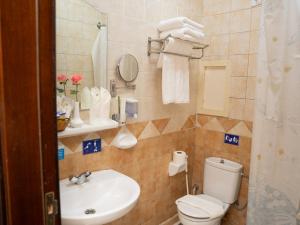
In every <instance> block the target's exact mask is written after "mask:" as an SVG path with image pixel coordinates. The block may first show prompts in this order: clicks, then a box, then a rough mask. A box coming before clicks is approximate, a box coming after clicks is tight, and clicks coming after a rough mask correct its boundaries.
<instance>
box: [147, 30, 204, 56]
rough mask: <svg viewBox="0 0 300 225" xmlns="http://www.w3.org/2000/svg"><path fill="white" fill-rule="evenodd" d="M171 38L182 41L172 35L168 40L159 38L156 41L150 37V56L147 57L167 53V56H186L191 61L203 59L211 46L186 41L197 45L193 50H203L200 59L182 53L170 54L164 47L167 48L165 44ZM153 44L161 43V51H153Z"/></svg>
mask: <svg viewBox="0 0 300 225" xmlns="http://www.w3.org/2000/svg"><path fill="white" fill-rule="evenodd" d="M169 38H174V39H180V38H176V37H172V36H171V35H169V36H167V37H166V38H158V39H154V38H151V37H148V54H147V55H148V56H150V55H151V54H152V53H154V54H160V53H165V54H171V55H178V56H184V57H188V58H189V59H201V58H203V56H204V49H205V48H207V47H208V46H209V45H207V44H201V43H198V42H193V41H187V40H186V41H187V42H190V43H192V44H194V45H195V46H194V47H193V49H199V50H201V56H200V57H194V56H190V55H185V54H180V53H175V52H168V51H165V50H164V46H165V42H166V41H167V40H168V39H169ZM180 40H182V39H180ZM152 42H158V43H161V44H162V47H161V49H152Z"/></svg>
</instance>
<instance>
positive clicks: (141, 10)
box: [124, 0, 145, 20]
mask: <svg viewBox="0 0 300 225" xmlns="http://www.w3.org/2000/svg"><path fill="white" fill-rule="evenodd" d="M124 11H125V16H128V17H133V18H136V19H139V20H144V19H145V1H140V0H126V3H125V4H124Z"/></svg>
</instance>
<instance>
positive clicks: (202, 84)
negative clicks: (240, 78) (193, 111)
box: [197, 60, 231, 116]
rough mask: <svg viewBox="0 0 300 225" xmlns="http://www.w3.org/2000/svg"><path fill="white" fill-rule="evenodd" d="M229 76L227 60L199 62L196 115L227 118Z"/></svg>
mask: <svg viewBox="0 0 300 225" xmlns="http://www.w3.org/2000/svg"><path fill="white" fill-rule="evenodd" d="M230 74H231V68H230V62H229V61H227V60H217V61H216V60H214V61H201V62H200V74H199V77H198V96H197V113H200V114H207V115H216V116H228V112H229V91H230Z"/></svg>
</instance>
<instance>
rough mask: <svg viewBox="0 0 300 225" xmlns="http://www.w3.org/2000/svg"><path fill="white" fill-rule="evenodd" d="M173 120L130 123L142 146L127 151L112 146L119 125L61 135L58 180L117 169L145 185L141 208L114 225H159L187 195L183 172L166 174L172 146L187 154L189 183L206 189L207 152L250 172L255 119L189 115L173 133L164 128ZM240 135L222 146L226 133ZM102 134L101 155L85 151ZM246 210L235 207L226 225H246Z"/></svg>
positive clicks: (242, 198)
mask: <svg viewBox="0 0 300 225" xmlns="http://www.w3.org/2000/svg"><path fill="white" fill-rule="evenodd" d="M172 120H176V119H172V118H162V119H157V120H152V121H144V122H137V123H132V124H127V125H126V126H127V128H128V129H129V130H130V131H131V132H132V133H133V134H134V135H135V137H136V138H137V139H138V144H137V145H136V146H135V147H133V148H131V149H128V150H120V149H117V148H115V147H113V146H112V145H111V142H112V140H113V138H114V137H115V136H116V135H117V133H118V132H119V130H120V129H119V128H115V129H111V130H104V131H101V132H96V133H91V134H87V135H82V136H77V137H72V138H62V139H60V142H61V144H63V145H64V146H65V148H66V155H65V159H64V160H60V161H59V167H60V178H61V179H63V178H67V177H68V176H69V175H70V174H79V173H81V172H82V171H85V170H90V171H95V170H101V169H109V168H111V169H115V170H117V171H120V172H122V173H124V174H126V175H128V176H130V177H132V178H133V179H135V180H136V181H137V182H138V183H139V184H140V186H141V197H140V200H139V202H138V204H137V206H136V207H135V208H134V209H133V211H132V212H130V213H129V214H128V215H126V216H124V217H123V218H121V219H119V220H118V221H115V222H113V223H111V224H110V225H140V224H142V225H144V224H147V225H148V224H153V225H157V224H160V223H162V222H163V221H165V220H167V219H168V218H170V217H172V216H173V215H175V214H176V205H175V200H176V199H177V198H179V197H180V196H183V195H185V194H186V193H185V176H184V173H181V174H178V175H176V176H174V177H169V176H168V172H167V171H168V163H169V162H170V161H171V160H172V152H173V151H174V150H184V151H186V152H187V154H188V156H189V157H188V162H189V183H190V187H192V184H195V183H196V184H198V185H199V187H200V188H202V181H203V166H204V159H205V158H206V157H209V156H216V157H223V158H226V159H229V160H233V161H236V162H239V163H241V164H242V165H243V166H244V168H245V174H246V175H248V174H249V161H250V148H251V136H252V122H246V121H242V120H236V119H228V118H224V117H215V116H207V115H200V114H199V115H190V116H188V117H186V118H185V119H184V120H183V121H182V123H181V124H182V126H181V127H179V129H178V130H177V131H175V132H166V133H165V131H166V129H167V126H168V124H170V123H172ZM225 133H231V134H236V135H240V145H239V146H232V145H228V144H224V134H225ZM91 138H101V140H102V143H103V149H102V151H101V152H99V153H94V154H90V155H82V149H81V148H82V146H81V143H82V141H83V140H86V139H91ZM247 190H248V180H246V179H243V182H242V187H241V192H240V196H239V200H240V202H241V204H244V203H245V202H246V201H247ZM245 216H246V215H245V210H243V211H241V212H240V211H237V210H235V209H231V210H230V211H229V213H228V215H227V216H226V217H225V218H224V222H223V224H222V225H224V224H225V225H244V224H245V223H244V221H245Z"/></svg>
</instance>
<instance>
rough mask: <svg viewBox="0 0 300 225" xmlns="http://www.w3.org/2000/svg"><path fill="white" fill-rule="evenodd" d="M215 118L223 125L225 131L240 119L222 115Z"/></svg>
mask: <svg viewBox="0 0 300 225" xmlns="http://www.w3.org/2000/svg"><path fill="white" fill-rule="evenodd" d="M217 119H218V121H219V122H220V123H221V125H222V126H223V128H224V130H225V132H227V131H229V130H230V129H232V128H233V127H234V126H236V125H237V124H238V123H239V122H240V120H235V119H229V118H224V117H218V118H217Z"/></svg>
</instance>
